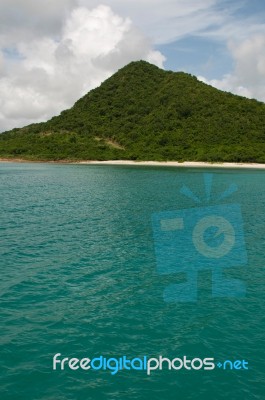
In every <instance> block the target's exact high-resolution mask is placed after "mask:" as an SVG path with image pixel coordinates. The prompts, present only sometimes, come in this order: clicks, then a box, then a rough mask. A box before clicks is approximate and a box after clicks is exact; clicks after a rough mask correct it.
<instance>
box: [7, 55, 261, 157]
mask: <svg viewBox="0 0 265 400" xmlns="http://www.w3.org/2000/svg"><path fill="white" fill-rule="evenodd" d="M0 157H17V158H24V159H34V160H61V159H68V160H82V159H83V160H109V159H132V160H137V159H138V160H179V161H182V160H190V161H193V160H198V161H245V162H264V163H265V104H264V103H261V102H258V101H256V100H249V99H246V98H244V97H240V96H236V95H233V94H231V93H226V92H222V91H220V90H217V89H215V88H213V87H211V86H209V85H206V84H204V83H202V82H200V81H198V80H197V78H196V77H194V76H191V75H189V74H186V73H183V72H171V71H164V70H161V69H159V68H157V67H155V66H154V65H151V64H148V63H147V62H144V61H139V62H133V63H130V64H129V65H127V66H126V67H124V68H122V69H121V70H119V71H118V72H117V73H115V74H114V75H113V76H112V77H111V78H109V79H107V80H106V81H105V82H103V83H102V85H101V86H100V87H98V88H96V89H94V90H91V91H90V92H89V93H87V94H86V95H85V96H84V97H83V98H81V99H80V100H78V101H77V102H76V103H75V105H74V106H73V107H72V108H71V109H69V110H66V111H63V112H62V113H61V114H60V115H59V116H56V117H54V118H52V119H51V120H49V121H48V122H45V123H40V124H32V125H29V126H27V127H25V128H21V129H13V130H12V131H9V132H5V133H3V134H1V135H0Z"/></svg>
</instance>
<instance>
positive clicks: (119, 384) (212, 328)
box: [0, 163, 265, 400]
mask: <svg viewBox="0 0 265 400" xmlns="http://www.w3.org/2000/svg"><path fill="white" fill-rule="evenodd" d="M205 173H206V174H207V175H205ZM183 185H185V189H183ZM236 187H237V188H238V190H237V191H236ZM181 192H182V193H181ZM191 192H192V193H193V195H192V194H191ZM211 207H217V208H216V209H215V208H211ZM218 207H219V208H218ZM217 209H218V210H219V211H218V213H219V214H218V215H219V219H218V221H219V222H218V223H220V221H224V220H226V221H227V220H228V222H226V223H223V225H222V223H221V230H220V231H219V233H217V234H216V232H215V233H214V232H212V238H213V242H212V243H210V242H209V243H208V244H207V240H209V237H210V236H211V232H210V231H211V229H212V228H211V227H208V228H209V229H210V231H209V229H208V228H207V226H206V225H207V224H206V225H205V224H204V225H203V224H201V225H200V229H201V230H200V232H201V233H202V236H203V240H202V241H201V242H200V243H201V244H200V245H198V246H197V248H196V245H195V241H194V240H195V239H194V237H193V236H192V235H193V232H194V231H193V225H192V224H193V223H194V218H195V219H196V221H197V220H198V223H199V220H200V218H201V219H203V218H204V222H205V221H206V222H207V221H208V222H209V221H211V219H210V220H209V219H207V218H208V216H211V215H212V213H213V211H214V212H215V214H216V212H217V211H216V210H217ZM183 210H185V211H183ZM168 212H170V213H168ZM171 212H173V214H172V213H171ZM174 213H175V214H174ZM222 214H223V216H222ZM174 215H175V216H180V215H182V217H183V221H184V222H183V224H184V226H185V227H186V226H187V230H186V231H185V232H186V233H185V235H186V236H185V243H184V241H182V244H181V246H179V247H178V255H177V256H175V264H176V267H175V270H172V271H171V272H169V273H167V272H168V271H167V270H166V265H167V263H168V257H169V256H170V254H169V253H170V249H171V247H170V243H171V244H172V243H173V245H174V243H175V244H176V245H178V243H180V242H181V235H182V232H183V235H184V230H183V229H184V228H183V227H182V228H181V226H179V229H178V230H174V229H173V228H174V227H173V225H174V218H173V217H174ZM170 216H171V217H172V218H173V219H172V218H171V225H170V222H169V221H166V223H165V221H164V222H163V221H162V224H161V233H159V232H158V231H157V230H156V229H158V228H155V227H153V226H152V218H153V219H154V218H158V220H159V218H162V219H164V220H165V219H166V220H167V219H170V218H169V217H170ZM239 216H240V218H241V219H240V218H239ZM222 218H223V219H222ZM238 218H239V219H238ZM172 220H173V225H172ZM175 222H176V221H175ZM196 223H197V222H196ZM163 224H164V225H163ZM210 225H211V224H210ZM217 225H218V224H217ZM219 225H220V224H219ZM231 227H232V228H231ZM219 228H220V226H219ZM229 229H230V231H229ZM237 230H238V232H239V234H237ZM0 231H1V240H0V253H1V254H0V271H1V284H0V295H1V300H0V301H1V327H0V332H1V359H0V363H1V370H0V373H1V399H2V400H20V399H23V400H66V399H67V400H68V399H69V400H70V399H71V400H73V399H78V400H79V399H80V400H86V399H99V400H101V399H102V400H103V399H109V400H114V399H122V400H123V399H135V400H138V399H139V400H141V399H142V400H145V399H146V400H147V399H165V400H171V399H172V400H173V399H187V400H189V399H191V400H193V399H194V400H196V399H198V400H208V399H216V400H219V399H227V398H230V399H233V400H238V399H244V400H245V399H246V400H252V399H253V400H254V399H258V400H259V399H264V398H265V394H264V393H265V389H264V387H265V385H264V384H265V378H264V372H265V371H264V370H265V368H264V356H265V314H264V310H265V307H264V305H265V286H264V283H265V171H255V170H251V171H248V170H225V169H224V170H220V169H219V170H218V169H212V170H204V169H188V168H187V169H186V168H185V169H177V168H160V167H139V166H137V167H135V166H88V165H51V164H17V163H1V164H0ZM207 232H208V233H207ZM229 232H230V234H231V232H232V233H233V234H234V236H235V237H234V239H233V238H232V239H233V240H234V242H233V240H232V242H231V240H230V239H231V237H230V239H229V238H228V239H227V238H226V236H227V235H228V236H229ZM197 233H198V231H197ZM167 235H168V236H167ZM189 235H190V237H189ZM207 235H208V236H207ZM230 236H231V235H230ZM232 236H233V235H232ZM154 238H155V240H154ZM165 239H167V240H169V242H170V241H171V242H170V243H169V247H167V246H166V245H165V243H164V242H165ZM214 240H216V242H214ZM226 240H227V242H226ZM229 240H230V242H229ZM235 241H236V242H237V241H238V242H239V245H238V246H239V247H238V248H237V250H236V252H235V254H234V255H233V254H232V253H231V257H230V258H229V259H228V258H227V257H228V255H229V254H226V253H229V251H230V248H229V246H230V244H231V243H232V244H231V246H230V247H231V252H233V251H234V250H233V245H235ZM161 243H162V244H163V243H164V245H161V246H160V244H161ZM186 243H187V245H186ZM203 243H206V244H205V246H208V247H206V249H207V248H208V249H209V247H212V248H215V249H216V248H219V247H220V246H222V245H223V244H224V243H226V244H225V245H224V246H226V247H224V249H223V253H222V254H221V255H220V254H219V255H218V254H217V256H216V253H213V260H212V264H211V263H210V264H209V262H210V261H209V259H208V261H207V263H208V264H207V263H206V264H204V263H203V255H202V254H200V255H198V252H201V253H203V252H204V251H205V247H204V248H203V247H202V246H203ZM229 243H230V244H229ZM159 246H160V247H159ZM163 246H164V247H163ZM200 246H201V247H200ZM227 246H228V247H227ZM173 247H174V246H173ZM173 247H172V249H173ZM159 249H160V250H159ZM203 249H204V250H203ZM172 251H174V250H172ZM187 253H188V254H187ZM243 253H244V254H245V255H244V254H243ZM223 256H224V259H223V264H222V257H223ZM163 257H164V259H165V264H163ZM185 257H186V265H185V267H183V268H181V263H182V261H183V259H184V258H185ZM189 257H190V258H189ZM246 257H247V259H246ZM187 260H190V264H191V266H190V268H191V270H190V271H193V272H194V269H193V267H194V265H195V264H196V263H197V265H196V268H197V275H196V274H195V275H194V274H193V278H190V274H189V273H190V271H189V262H188V261H187ZM231 260H232V261H233V262H232V261H231ZM171 261H172V260H171ZM194 263H195V264H194ZM232 264H235V265H232ZM203 265H204V266H205V265H208V267H207V268H203ZM215 267H216V268H217V267H218V271H219V272H220V271H221V272H222V273H223V278H222V279H223V283H226V282H227V285H226V284H224V285H223V286H224V287H223V289H222V290H223V291H221V293H220V292H219V295H218V293H217V292H218V291H217V292H215V293H214V290H213V285H214V279H216V278H213V276H215V272H216V270H215ZM223 267H224V268H223ZM163 268H165V269H163ZM194 276H195V278H194ZM190 279H193V281H192V282H191V281H190ZM195 279H196V282H195ZM220 279H221V278H220ZM225 279H226V281H225ZM233 279H237V281H234V280H233ZM185 282H188V286H189V285H190V286H192V285H193V288H192V290H193V295H194V293H195V292H194V290H195V291H196V293H197V294H196V298H194V296H193V295H192V296H193V297H192V296H191V297H189V295H187V293H186V292H185V290H186V291H187V290H188V286H187V287H186V289H185V287H184V289H183V290H184V292H185V293H186V294H185V293H184V295H183V293H182V295H183V296H184V297H183V296H182V295H181V293H180V292H181V290H180V288H181V286H179V285H183V284H184V283H185ZM217 283H220V284H221V281H220V282H217ZM236 283H237V285H236ZM172 285H174V286H172ZM244 285H245V291H244ZM219 286H220V285H219ZM169 287H171V288H172V287H173V292H172V293H173V294H172V293H171V297H169V298H168V297H167V296H165V293H166V290H167V288H169ZM174 293H175V294H174ZM185 295H186V299H185ZM181 296H182V297H181ZM57 353H61V356H60V357H59V358H60V359H62V358H64V357H69V358H72V357H75V358H79V359H82V358H90V359H93V358H95V357H100V356H103V357H105V358H110V357H114V358H119V357H122V356H126V357H127V358H128V359H133V358H136V357H137V358H140V359H143V357H147V358H151V357H155V358H159V356H163V357H167V358H169V359H170V360H172V359H175V358H179V359H182V360H183V357H184V356H186V357H187V359H189V360H193V359H194V358H201V359H204V358H214V363H215V368H214V369H213V370H204V369H203V368H202V369H200V370H199V369H191V370H188V369H185V368H182V369H171V370H168V369H167V368H166V365H167V362H165V363H164V364H163V365H164V367H163V369H162V370H159V369H157V370H154V371H151V374H150V375H147V373H146V371H145V370H135V369H134V370H132V369H131V370H128V369H125V368H123V369H122V370H120V371H118V372H117V373H116V374H111V370H108V369H107V370H104V369H101V370H92V369H90V370H81V369H80V368H79V369H78V370H71V369H70V368H69V367H68V366H67V365H66V366H65V369H64V370H60V369H59V368H58V366H59V364H57V370H56V371H54V370H53V356H54V355H55V354H57ZM227 360H229V361H231V363H232V362H233V363H234V362H235V361H237V360H239V361H240V362H241V364H240V362H239V363H238V364H236V366H237V367H238V366H241V367H242V365H243V364H242V361H243V360H244V361H245V364H244V365H245V366H247V367H246V368H248V369H246V368H241V369H233V370H231V368H230V367H229V365H232V364H229V363H226V368H225V369H224V368H223V366H220V367H218V366H217V364H218V363H219V364H220V365H221V364H222V365H223V363H224V362H225V361H227ZM100 362H101V361H100V360H99V361H98V365H99V364H100ZM138 362H139V365H140V361H139V360H138ZM114 363H115V361H113V364H112V365H114ZM176 363H177V364H178V363H179V365H180V364H181V361H176ZM246 363H248V364H246ZM175 365H176V364H175ZM194 365H195V364H194ZM196 365H197V366H198V365H200V361H198V360H197V364H196ZM233 368H234V364H233ZM112 372H113V371H112Z"/></svg>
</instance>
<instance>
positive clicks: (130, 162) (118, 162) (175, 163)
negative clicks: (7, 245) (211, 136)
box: [0, 158, 265, 169]
mask: <svg viewBox="0 0 265 400" xmlns="http://www.w3.org/2000/svg"><path fill="white" fill-rule="evenodd" d="M1 162H10V163H48V164H74V165H135V166H137V165H139V166H154V167H156V166H157V167H178V168H230V169H231V168H232V169H233V168H245V169H265V164H258V163H231V162H229V163H222V162H220V163H210V162H203V161H184V162H178V161H133V160H108V161H97V160H95V161H91V160H83V161H71V160H60V161H45V160H43V161H41V160H39V161H35V160H34V161H33V160H25V159H21V158H0V163H1Z"/></svg>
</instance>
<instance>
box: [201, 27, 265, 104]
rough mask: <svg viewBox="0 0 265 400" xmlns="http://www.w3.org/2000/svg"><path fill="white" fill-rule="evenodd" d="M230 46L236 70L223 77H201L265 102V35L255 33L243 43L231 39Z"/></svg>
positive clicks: (226, 88) (205, 80) (213, 83)
mask: <svg viewBox="0 0 265 400" xmlns="http://www.w3.org/2000/svg"><path fill="white" fill-rule="evenodd" d="M228 48H229V50H230V52H231V55H232V57H233V60H234V64H235V68H234V71H233V72H232V73H231V74H228V75H225V76H224V77H223V78H222V79H213V80H207V79H206V78H204V77H199V79H201V80H202V81H203V82H205V83H208V84H210V85H212V86H214V87H217V88H218V89H221V90H225V91H230V92H233V93H236V94H239V95H241V96H245V97H249V98H256V99H259V100H261V101H264V102H265V35H261V34H258V35H254V36H252V37H250V38H248V39H245V40H243V41H242V42H241V43H237V42H235V41H231V42H230V43H229V44H228Z"/></svg>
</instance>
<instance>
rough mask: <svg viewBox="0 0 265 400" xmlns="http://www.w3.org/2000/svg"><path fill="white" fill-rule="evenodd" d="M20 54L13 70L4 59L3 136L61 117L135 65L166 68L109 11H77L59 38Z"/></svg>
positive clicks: (34, 42) (21, 47)
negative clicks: (140, 62)
mask: <svg viewBox="0 0 265 400" xmlns="http://www.w3.org/2000/svg"><path fill="white" fill-rule="evenodd" d="M16 50H17V51H18V54H19V57H17V56H15V60H14V59H13V60H12V57H11V59H10V57H9V58H8V57H6V60H5V61H6V62H7V63H8V68H3V67H2V65H3V63H4V60H3V57H2V58H1V57H0V92H1V98H0V131H3V130H6V129H9V128H13V127H15V126H16V127H20V126H23V125H25V124H27V123H31V122H36V121H40V120H46V119H48V118H49V117H51V116H53V115H55V114H58V113H59V112H60V111H62V110H63V109H65V108H67V107H69V106H71V105H72V104H73V103H74V102H75V101H76V100H77V99H78V98H79V97H80V96H81V95H84V94H85V93H86V92H87V91H89V90H90V89H92V88H94V87H96V86H98V85H99V84H100V83H101V82H102V81H103V80H104V79H106V78H107V77H109V76H110V75H111V74H112V73H113V72H115V71H116V70H117V69H118V68H120V67H122V66H124V65H125V64H127V63H128V62H130V61H133V60H139V59H146V60H148V61H150V62H153V63H154V64H156V65H158V66H160V67H162V66H163V62H164V57H163V55H162V54H161V53H160V52H158V51H154V50H152V46H151V43H150V42H149V41H148V40H147V38H146V37H145V36H144V35H143V34H141V33H140V32H139V31H138V30H136V28H135V27H133V25H132V22H131V21H130V19H128V18H122V17H120V16H119V15H117V14H115V13H114V12H113V11H112V10H111V9H110V8H109V7H107V6H98V7H96V8H94V9H91V10H90V9H88V8H86V7H77V8H75V9H73V10H72V12H71V13H70V14H69V15H68V17H67V18H66V19H65V21H64V24H63V25H62V29H61V34H60V37H57V39H54V38H53V37H51V36H47V35H43V36H41V37H37V38H31V39H30V40H29V39H28V40H24V39H22V40H20V41H19V42H18V43H17V45H16ZM0 54H1V53H0ZM13 58H14V57H13ZM3 71H6V74H4V75H3ZM1 73H2V76H1Z"/></svg>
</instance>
